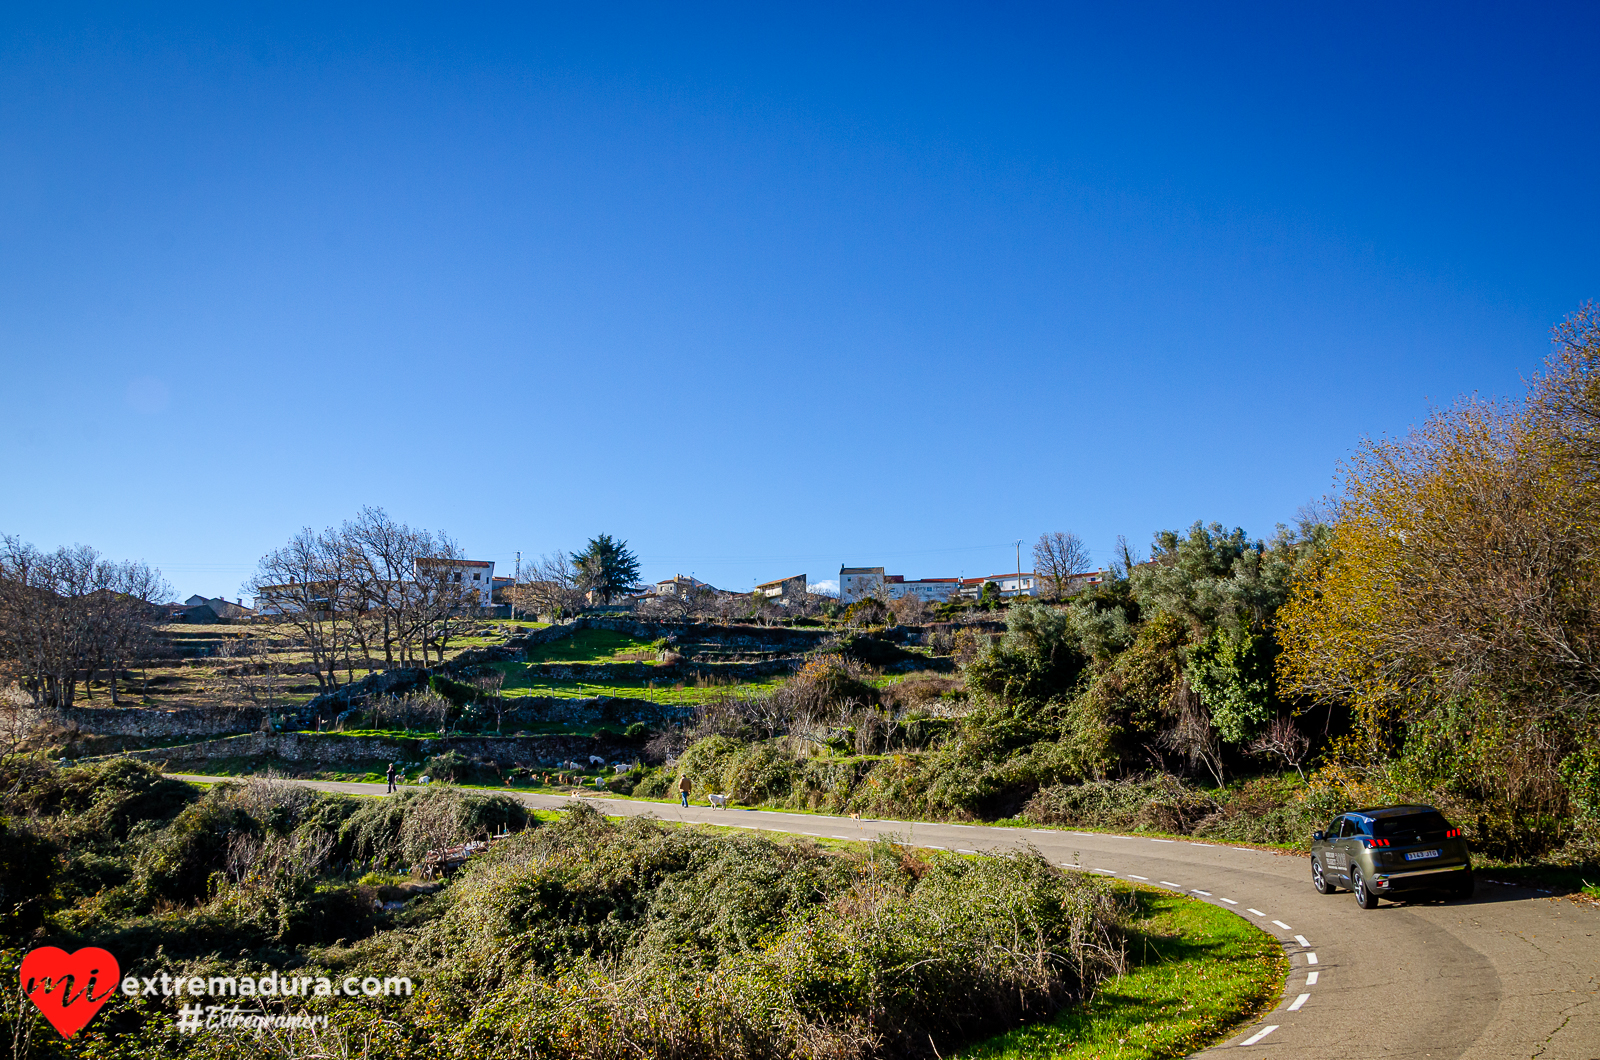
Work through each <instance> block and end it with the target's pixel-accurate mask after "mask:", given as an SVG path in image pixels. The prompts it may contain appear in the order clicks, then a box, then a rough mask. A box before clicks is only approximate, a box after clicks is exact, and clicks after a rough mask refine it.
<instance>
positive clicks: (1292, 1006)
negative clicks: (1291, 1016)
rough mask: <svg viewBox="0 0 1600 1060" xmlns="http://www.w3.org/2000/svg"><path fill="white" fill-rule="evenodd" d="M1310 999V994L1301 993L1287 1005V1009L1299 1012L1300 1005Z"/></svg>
mask: <svg viewBox="0 0 1600 1060" xmlns="http://www.w3.org/2000/svg"><path fill="white" fill-rule="evenodd" d="M1310 1000H1311V995H1310V994H1301V995H1300V996H1299V997H1297V998H1295V999H1294V1001H1293V1002H1292V1003H1291V1004H1290V1005H1289V1011H1290V1012H1299V1011H1300V1006H1302V1005H1304V1004H1305V1003H1306V1002H1307V1001H1310Z"/></svg>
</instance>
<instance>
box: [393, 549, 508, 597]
mask: <svg viewBox="0 0 1600 1060" xmlns="http://www.w3.org/2000/svg"><path fill="white" fill-rule="evenodd" d="M412 573H413V575H414V576H415V577H416V579H417V581H418V582H419V583H423V584H434V585H437V584H440V583H444V584H448V585H450V586H451V587H453V588H459V589H461V590H463V592H470V593H471V597H472V602H473V604H475V605H476V606H478V607H489V606H491V605H492V604H493V603H494V560H492V559H439V558H435V557H422V558H419V559H418V560H417V561H416V563H415V564H414V565H413V567H412Z"/></svg>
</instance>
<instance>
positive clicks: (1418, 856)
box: [1406, 850, 1439, 861]
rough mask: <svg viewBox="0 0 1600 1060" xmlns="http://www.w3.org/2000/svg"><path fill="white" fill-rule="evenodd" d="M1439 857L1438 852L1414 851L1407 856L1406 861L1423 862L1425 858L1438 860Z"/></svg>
mask: <svg viewBox="0 0 1600 1060" xmlns="http://www.w3.org/2000/svg"><path fill="white" fill-rule="evenodd" d="M1438 856H1439V852H1438V851H1437V850H1413V851H1412V852H1411V853H1409V854H1407V855H1406V860H1407V861H1421V860H1422V859H1423V858H1436V857H1438Z"/></svg>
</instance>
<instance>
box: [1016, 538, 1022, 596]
mask: <svg viewBox="0 0 1600 1060" xmlns="http://www.w3.org/2000/svg"><path fill="white" fill-rule="evenodd" d="M1015 595H1017V596H1021V595H1022V538H1020V537H1019V538H1017V591H1016V594H1015Z"/></svg>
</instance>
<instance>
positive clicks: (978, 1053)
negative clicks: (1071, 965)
mask: <svg viewBox="0 0 1600 1060" xmlns="http://www.w3.org/2000/svg"><path fill="white" fill-rule="evenodd" d="M1133 896H1134V898H1133V901H1134V904H1133V907H1132V909H1131V911H1130V912H1129V914H1128V916H1127V917H1126V919H1125V921H1124V938H1125V943H1124V945H1125V947H1126V964H1127V967H1126V970H1125V971H1124V972H1123V973H1122V974H1121V975H1117V976H1114V977H1111V978H1108V979H1105V980H1104V981H1102V982H1101V984H1100V988H1099V989H1098V990H1097V991H1095V994H1094V996H1093V997H1091V998H1090V999H1089V1000H1088V1001H1086V1002H1083V1003H1081V1004H1078V1005H1074V1006H1070V1007H1068V1008H1065V1009H1063V1010H1062V1011H1061V1012H1059V1013H1058V1014H1057V1015H1056V1016H1055V1017H1054V1018H1052V1019H1050V1020H1044V1021H1041V1022H1039V1023H1032V1024H1028V1025H1027V1026H1024V1027H1019V1028H1017V1029H1016V1030H1013V1031H1008V1032H1007V1033H1005V1034H1002V1035H999V1036H997V1037H995V1038H991V1039H989V1040H988V1041H985V1042H983V1043H982V1044H980V1045H976V1046H974V1047H972V1048H970V1049H967V1050H965V1051H963V1052H962V1053H961V1054H960V1055H961V1057H962V1058H963V1060H1156V1058H1167V1057H1178V1056H1188V1055H1190V1054H1191V1053H1194V1052H1196V1051H1198V1050H1200V1049H1203V1048H1205V1047H1206V1046H1208V1045H1210V1044H1212V1043H1213V1042H1215V1041H1216V1040H1217V1039H1218V1038H1220V1037H1222V1036H1224V1035H1225V1034H1226V1033H1228V1032H1229V1031H1230V1030H1231V1029H1232V1028H1234V1027H1237V1026H1238V1025H1239V1024H1241V1023H1243V1022H1245V1021H1247V1020H1249V1019H1251V1018H1253V1017H1254V1016H1256V1015H1258V1014H1259V1013H1261V1012H1264V1011H1266V1010H1267V1009H1269V1008H1271V1007H1272V1005H1273V1004H1274V1003H1275V1002H1276V1001H1277V1000H1278V995H1279V991H1280V989H1281V987H1282V983H1283V980H1284V977H1285V976H1286V975H1288V972H1289V962H1288V960H1287V959H1286V958H1285V957H1284V955H1283V947H1282V945H1281V944H1280V943H1279V942H1278V941H1277V940H1276V939H1274V938H1272V937H1271V936H1270V935H1267V934H1266V933H1264V932H1262V931H1260V930H1258V929H1257V928H1255V927H1254V926H1252V925H1251V924H1249V923H1248V922H1246V921H1245V920H1244V919H1243V918H1241V917H1239V916H1238V915H1237V914H1234V913H1230V912H1228V911H1227V910H1225V909H1219V908H1217V907H1216V906H1211V905H1206V904H1204V903H1202V902H1198V901H1195V900H1193V899H1189V898H1184V897H1183V896H1181V895H1175V894H1172V893H1171V892H1168V891H1157V890H1153V889H1151V888H1145V887H1139V888H1134V889H1133Z"/></svg>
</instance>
